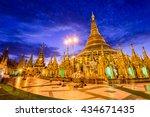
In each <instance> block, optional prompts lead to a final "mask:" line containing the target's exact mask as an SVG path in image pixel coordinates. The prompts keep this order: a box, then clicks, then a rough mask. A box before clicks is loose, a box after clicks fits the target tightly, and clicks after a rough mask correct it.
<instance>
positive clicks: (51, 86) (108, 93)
mask: <svg viewBox="0 0 150 117" xmlns="http://www.w3.org/2000/svg"><path fill="white" fill-rule="evenodd" d="M60 83H61V82H60V81H52V82H50V81H49V80H44V79H39V78H34V77H28V78H27V79H26V80H23V79H22V78H21V77H17V78H13V79H12V80H11V81H9V84H10V85H12V86H14V87H16V88H18V89H21V90H24V91H27V92H31V93H34V94H38V95H42V96H47V97H53V98H59V99H66V100H147V99H150V92H149V91H146V90H145V85H150V83H139V84H118V85H111V86H110V85H108V84H87V86H84V87H83V88H74V86H75V85H76V83H67V82H66V83H64V84H65V86H62V85H59V84H60Z"/></svg>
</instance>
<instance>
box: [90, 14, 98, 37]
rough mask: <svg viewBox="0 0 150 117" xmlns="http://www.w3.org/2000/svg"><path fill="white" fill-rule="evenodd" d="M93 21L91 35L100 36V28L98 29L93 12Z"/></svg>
mask: <svg viewBox="0 0 150 117" xmlns="http://www.w3.org/2000/svg"><path fill="white" fill-rule="evenodd" d="M91 19H92V23H91V34H90V36H94V35H100V33H99V31H98V28H97V24H96V22H95V16H94V13H93V12H92V16H91Z"/></svg>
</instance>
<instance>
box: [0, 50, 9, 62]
mask: <svg viewBox="0 0 150 117" xmlns="http://www.w3.org/2000/svg"><path fill="white" fill-rule="evenodd" d="M5 59H7V60H8V48H6V50H5V51H4V52H3V55H2V61H1V64H3V63H4V61H5Z"/></svg>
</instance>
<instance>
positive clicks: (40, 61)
mask: <svg viewBox="0 0 150 117" xmlns="http://www.w3.org/2000/svg"><path fill="white" fill-rule="evenodd" d="M34 67H36V68H43V67H45V63H44V44H43V45H42V48H41V50H40V53H39V56H38V58H37V60H36V62H35V64H34Z"/></svg>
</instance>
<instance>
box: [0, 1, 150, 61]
mask: <svg viewBox="0 0 150 117" xmlns="http://www.w3.org/2000/svg"><path fill="white" fill-rule="evenodd" d="M92 11H93V12H94V15H95V19H96V22H97V25H98V28H99V32H100V34H101V35H102V36H103V37H104V39H105V40H106V42H107V43H108V44H110V45H111V46H112V47H113V48H115V49H118V44H121V45H122V48H123V51H124V52H125V53H126V54H129V55H131V48H130V44H131V43H133V45H134V47H135V50H136V52H137V53H138V54H139V55H141V54H142V46H145V49H146V51H147V53H148V55H150V47H149V46H150V0H0V53H2V52H3V51H4V49H6V48H7V47H8V48H9V57H10V58H19V57H20V56H21V55H22V54H25V56H26V58H27V59H28V58H29V56H30V55H31V53H33V54H34V58H35V59H36V57H37V56H38V52H39V49H40V47H41V45H42V43H43V42H44V44H45V59H46V60H49V57H50V56H53V55H54V54H56V55H58V56H60V58H61V56H62V55H63V53H64V51H65V50H66V47H65V45H64V40H65V38H67V37H69V36H73V35H76V36H78V38H79V43H78V44H77V45H76V46H75V52H76V53H77V52H79V51H80V50H82V49H83V48H84V46H85V44H86V41H87V39H88V36H89V33H90V24H91V13H92ZM70 53H71V49H70Z"/></svg>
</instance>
